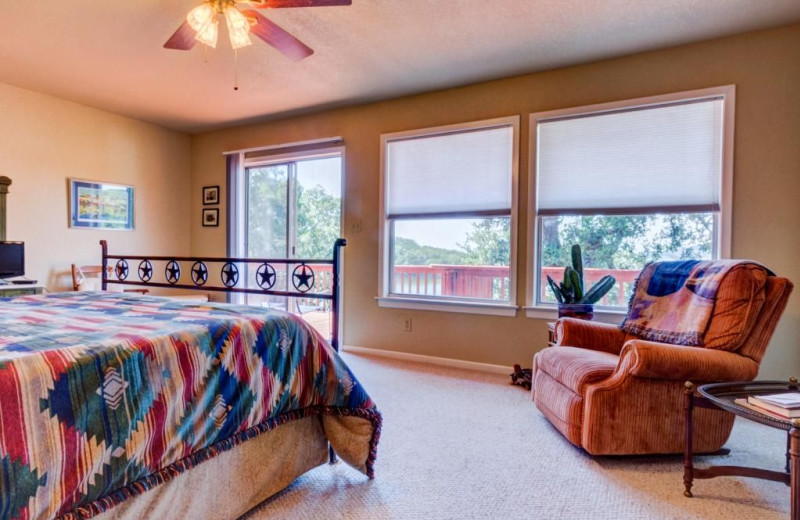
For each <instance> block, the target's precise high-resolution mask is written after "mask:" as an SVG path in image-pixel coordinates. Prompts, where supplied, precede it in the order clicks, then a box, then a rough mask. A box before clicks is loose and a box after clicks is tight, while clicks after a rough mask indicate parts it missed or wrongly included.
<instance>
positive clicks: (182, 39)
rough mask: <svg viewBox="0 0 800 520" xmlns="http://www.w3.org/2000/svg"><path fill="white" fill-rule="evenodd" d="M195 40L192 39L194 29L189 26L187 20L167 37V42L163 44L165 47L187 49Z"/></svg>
mask: <svg viewBox="0 0 800 520" xmlns="http://www.w3.org/2000/svg"><path fill="white" fill-rule="evenodd" d="M195 43H197V40H195V39H194V29H192V28H191V27H190V26H189V22H183V23H182V24H181V26H180V27H178V30H177V31H175V32H174V33H173V34H172V36H170V37H169V40H167V43H165V44H164V48H165V49H175V50H179V51H188V50H189V49H191V48H192V47H194V44H195Z"/></svg>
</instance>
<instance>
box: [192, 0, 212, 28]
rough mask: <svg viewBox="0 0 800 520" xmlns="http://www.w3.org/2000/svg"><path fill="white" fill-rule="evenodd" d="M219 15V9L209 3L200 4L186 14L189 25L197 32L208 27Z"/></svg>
mask: <svg viewBox="0 0 800 520" xmlns="http://www.w3.org/2000/svg"><path fill="white" fill-rule="evenodd" d="M216 17H217V11H216V10H215V9H214V6H213V5H211V4H208V3H203V4H201V5H198V6H197V7H195V8H194V9H192V10H191V11H189V14H187V15H186V21H187V22H188V23H189V27H191V28H192V29H194V30H195V31H197V32H200V31H203V30H205V29H206V27H208V26H209V25H210V24H211V23H212V22H213V21H214V20H215V19H216Z"/></svg>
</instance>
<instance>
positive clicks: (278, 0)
mask: <svg viewBox="0 0 800 520" xmlns="http://www.w3.org/2000/svg"><path fill="white" fill-rule="evenodd" d="M248 3H250V4H251V5H252V6H253V7H255V8H256V9H280V8H283V7H329V6H337V5H352V4H353V0H250V1H249V2H248Z"/></svg>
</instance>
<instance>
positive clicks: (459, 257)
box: [394, 237, 466, 265]
mask: <svg viewBox="0 0 800 520" xmlns="http://www.w3.org/2000/svg"><path fill="white" fill-rule="evenodd" d="M394 263H395V264H396V265H431V264H446V265H464V264H465V263H466V261H465V255H464V253H463V252H461V251H455V250H453V249H444V248H441V247H432V246H423V245H420V244H418V243H417V242H416V241H414V240H411V239H410V238H402V237H395V239H394Z"/></svg>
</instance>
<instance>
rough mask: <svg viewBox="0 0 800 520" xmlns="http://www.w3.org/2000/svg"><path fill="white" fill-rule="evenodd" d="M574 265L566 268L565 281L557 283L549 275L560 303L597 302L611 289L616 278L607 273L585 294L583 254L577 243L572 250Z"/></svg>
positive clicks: (549, 281) (552, 287)
mask: <svg viewBox="0 0 800 520" xmlns="http://www.w3.org/2000/svg"><path fill="white" fill-rule="evenodd" d="M570 257H571V260H572V265H568V266H567V267H565V268H564V281H563V282H561V284H560V285H558V286H557V285H556V283H555V281H554V280H553V279H552V278H550V277H549V276H548V277H547V284H548V285H549V286H550V289H551V290H552V291H553V294H554V295H555V297H556V301H558V303H569V304H572V303H591V304H594V303H597V302H598V301H600V299H601V298H602V297H603V296H604V295H605V294H606V293H607V292H608V291H610V290H611V287H613V286H614V283H615V282H616V280H615V279H614V277H613V276H610V275H606V276H604V277H603V278H601V279H600V280H599V281H598V282H597V283H596V284H595V285H594V286H592V288H591V289H589V291H587V292H586V293H585V294H584V285H583V254H582V252H581V246H580V245H578V244H575V245H573V246H572V250H571V251H570Z"/></svg>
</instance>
